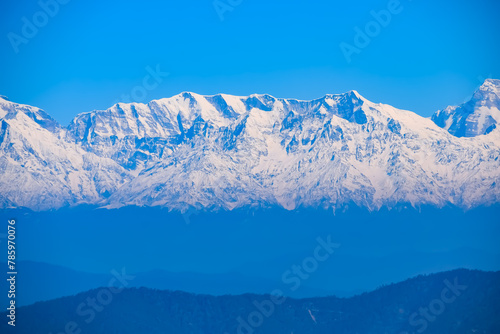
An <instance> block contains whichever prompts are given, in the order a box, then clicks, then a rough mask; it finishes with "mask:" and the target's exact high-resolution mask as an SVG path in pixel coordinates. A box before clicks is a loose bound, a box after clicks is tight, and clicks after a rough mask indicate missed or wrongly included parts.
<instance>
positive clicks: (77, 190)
mask: <svg viewBox="0 0 500 334" xmlns="http://www.w3.org/2000/svg"><path fill="white" fill-rule="evenodd" d="M499 83H500V81H498V80H489V81H487V82H485V84H484V85H483V88H481V89H480V91H479V92H478V93H476V94H475V95H474V98H473V100H471V101H474V102H471V106H472V105H473V106H482V107H481V108H483V107H484V108H489V109H487V110H489V111H488V112H490V113H491V114H492V115H493V113H494V111H495V110H497V111H498V109H495V108H496V106H497V104H496V103H497V102H496V101H497V100H495V98H494V96H496V95H495V93H492V92H495V91H497V90H500V88H499V87H500V84H499ZM1 101H2V103H1V104H0V108H1V109H2V114H1V117H0V120H1V122H2V127H1V129H2V130H1V131H2V132H1V136H0V139H1V140H0V149H2V151H3V156H2V157H1V159H2V160H1V161H2V163H1V165H0V167H1V168H2V171H3V173H2V175H1V176H0V185H1V187H2V203H1V205H2V206H3V207H7V206H28V207H30V208H33V209H38V210H40V209H48V208H57V207H61V206H63V205H75V204H81V203H90V204H97V205H100V206H108V207H120V206H124V205H139V206H164V207H167V208H170V209H176V210H187V209H188V208H190V207H195V208H198V209H233V208H237V207H244V206H275V205H277V206H281V207H284V208H286V209H294V208H297V207H300V206H304V207H323V208H339V207H342V206H344V205H346V204H348V203H355V204H356V205H359V206H364V207H368V208H369V209H378V208H380V207H382V206H388V207H394V206H396V205H401V204H408V203H409V204H411V205H414V206H418V205H424V204H431V205H436V206H444V205H450V204H451V205H456V206H459V207H463V208H471V207H475V206H478V205H489V204H492V203H497V202H499V199H500V191H499V189H498V186H497V183H498V181H500V180H499V179H500V173H499V170H500V168H499V167H500V160H499V156H500V130H499V129H496V128H491V125H490V126H488V128H487V129H488V131H487V132H488V135H486V136H476V137H474V138H461V137H460V136H459V133H458V132H453V131H451V130H450V129H452V127H451V126H450V127H447V128H445V129H443V128H440V127H439V126H437V125H436V124H435V123H434V122H433V121H431V120H429V119H426V118H423V117H420V116H418V115H416V114H414V113H412V112H409V111H404V110H399V109H396V108H393V107H391V106H388V105H384V104H377V103H372V102H370V101H368V100H366V99H365V98H363V97H362V96H361V95H359V94H358V93H357V92H355V91H351V92H348V93H345V94H339V95H327V96H325V97H323V98H321V99H317V100H312V101H299V100H293V99H277V98H274V97H272V96H269V95H251V96H249V97H235V96H229V95H223V94H221V95H215V96H201V95H197V94H194V93H182V94H179V95H177V96H174V97H172V98H168V99H160V100H155V101H151V102H150V103H148V104H139V103H131V104H123V103H119V104H116V105H114V106H113V107H111V108H109V109H107V110H96V111H92V112H89V113H84V114H80V115H78V116H77V117H76V118H75V119H74V120H73V121H72V122H71V123H70V125H69V126H68V127H67V128H62V127H60V126H58V125H57V124H56V123H55V122H54V121H52V120H50V118H48V116H47V115H46V114H45V113H43V112H42V111H40V110H39V109H37V108H33V107H27V106H23V105H17V104H13V103H11V102H8V101H5V100H1ZM481 108H479V109H478V110H480V111H481V112H482V111H483V109H484V108H483V109H481ZM19 109H22V110H25V111H20V110H19ZM476 109H477V108H476ZM476 109H474V110H476ZM12 110H14V112H13V111H12ZM26 110H27V111H26ZM461 110H462V109H459V108H455V109H449V110H448V111H447V112H446V115H448V117H451V118H450V119H458V118H460V115H461V114H462V113H463V112H462V111H461ZM30 115H38V116H36V117H35V116H30ZM439 115H441V116H439ZM443 115H445V114H438V116H436V117H434V118H433V119H434V121H435V122H436V123H437V124H438V125H441V124H440V122H441V123H442V122H445V123H446V122H449V121H445V120H444V116H443ZM472 115H475V114H474V113H473V114H472ZM474 117H476V116H474ZM485 117H486V116H485ZM485 117H483V116H481V117H476V118H477V119H481V122H479V121H478V122H479V123H478V122H476V123H474V124H476V125H477V126H479V125H478V124H480V125H481V126H480V127H479V128H481V129H483V128H484V127H485V126H486V125H487V124H486V123H487V122H489V121H484V120H485V119H487V117H486V118H485ZM485 122H486V123H485ZM488 124H489V123H488ZM477 126H476V127H477ZM479 128H478V129H479ZM447 130H448V131H450V132H452V133H451V134H450V133H448V131H447ZM457 131H458V130H457ZM460 131H462V130H460ZM471 131H472V130H471ZM485 131H486V130H485ZM452 134H455V135H456V136H455V135H452ZM22 166H33V167H30V168H25V167H22ZM42 170H43V171H44V172H43V173H42ZM13 177H16V178H19V179H20V180H23V181H22V182H21V186H20V185H19V184H12V182H11V180H12V179H13ZM32 184H35V186H31V185H32ZM4 189H5V190H4ZM40 196H45V197H47V198H49V200H47V199H44V198H42V199H39V198H40Z"/></svg>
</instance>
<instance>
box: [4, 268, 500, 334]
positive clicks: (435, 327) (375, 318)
mask: <svg viewBox="0 0 500 334" xmlns="http://www.w3.org/2000/svg"><path fill="white" fill-rule="evenodd" d="M92 305H93V306H92ZM499 315H500V272H482V271H471V270H465V269H460V270H453V271H448V272H443V273H438V274H432V275H428V276H418V277H415V278H412V279H409V280H406V281H404V282H401V283H397V284H391V285H388V286H384V287H381V288H379V289H377V290H375V291H373V292H370V293H364V294H362V295H358V296H355V297H351V298H337V297H321V298H308V299H290V298H287V299H286V300H285V301H283V300H281V299H279V298H278V297H271V296H269V295H254V294H245V295H238V296H229V295H227V296H210V295H195V294H190V293H185V292H178V291H177V292H172V291H161V290H153V289H147V288H130V289H124V290H121V291H116V290H113V291H110V289H109V288H100V289H94V290H90V291H87V292H84V293H80V294H78V295H76V296H71V297H64V298H60V299H56V300H52V301H48V302H39V303H36V304H34V305H30V306H25V307H20V308H18V309H17V323H16V328H15V330H12V328H11V327H10V326H8V325H7V322H6V321H2V322H0V332H1V333H8V332H9V330H12V332H15V333H80V330H81V333H94V334H96V333H106V334H108V333H133V334H140V333H148V334H151V333H175V334H184V333H186V334H187V333H189V334H191V333H199V334H202V333H203V334H209V333H210V334H211V333H220V334H224V333H245V334H249V333H255V334H257V333H262V334H267V333H269V334H280V333H287V334H290V333H295V334H297V333H301V334H302V333H328V334H332V333H340V334H342V333H345V334H354V333H360V334H362V333H363V334H364V333H366V334H368V333H380V334H386V333H387V334H392V333H395V334H400V333H406V332H407V333H411V334H413V333H428V334H431V333H436V334H438V333H439V334H445V333H450V334H451V333H454V334H456V333H482V334H485V333H491V334H498V333H500V317H499ZM1 318H2V319H6V314H5V312H4V313H3V314H2V315H1Z"/></svg>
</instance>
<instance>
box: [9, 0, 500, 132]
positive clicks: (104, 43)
mask: <svg viewBox="0 0 500 334" xmlns="http://www.w3.org/2000/svg"><path fill="white" fill-rule="evenodd" d="M43 1H48V0H42V2H43ZM61 1H62V0H61ZM65 1H67V0H65ZM49 2H50V1H49ZM231 2H232V3H233V4H235V5H234V6H232V7H233V8H232V10H231V11H226V12H224V13H223V14H222V17H223V18H224V19H223V20H221V19H220V16H219V15H218V13H217V11H216V9H215V8H214V2H213V0H202V1H200V0H194V1H168V0H167V1H165V0H162V1H153V0H152V1H126V2H124V1H95V0H86V1H81V0H70V1H69V2H68V3H67V4H64V5H60V6H59V9H58V11H57V13H56V14H55V15H54V16H53V17H50V16H48V15H47V16H46V17H44V15H43V14H40V13H39V12H40V11H41V10H42V7H41V5H40V4H39V3H38V2H37V1H33V0H22V1H18V0H3V1H2V2H1V5H0V6H1V8H0V35H1V36H0V51H1V53H0V94H2V95H6V96H8V97H9V98H10V99H11V100H12V101H15V102H20V103H27V104H31V105H35V106H38V107H41V108H43V109H45V110H46V111H47V112H49V113H50V114H51V115H52V116H53V117H54V118H56V119H57V120H58V121H60V122H61V123H62V124H64V125H65V124H67V123H68V122H69V121H70V120H71V119H72V118H73V117H74V116H75V115H76V114H77V113H80V112H84V111H89V110H92V109H101V108H107V107H109V106H110V105H112V104H113V103H114V102H116V101H117V100H119V99H120V97H121V96H122V95H123V94H130V93H131V92H132V91H133V89H134V87H137V86H141V85H142V82H143V79H144V78H145V77H146V76H147V75H148V71H147V70H146V67H148V66H149V67H150V68H155V67H156V66H157V65H159V67H160V69H161V71H163V72H169V73H170V74H169V76H168V77H166V78H164V80H163V81H162V82H161V83H160V84H159V85H158V86H157V87H155V88H154V89H153V88H151V87H150V89H149V90H147V91H146V92H147V96H145V97H144V98H143V99H142V100H141V102H147V101H149V100H152V99H156V98H161V97H169V96H172V95H175V94H177V93H179V92H182V91H194V92H196V93H200V94H215V93H221V92H223V93H228V94H236V95H249V94H252V93H269V94H272V95H274V96H276V97H294V98H301V99H312V98H317V97H321V96H323V95H324V94H326V93H342V92H345V91H348V90H351V89H356V90H358V91H359V92H360V93H361V94H362V95H364V96H365V97H366V98H368V99H370V100H372V101H375V102H384V103H389V104H392V105H394V106H396V107H399V108H404V109H409V110H413V111H415V112H417V113H419V114H421V115H424V116H429V115H430V114H431V113H432V112H434V111H435V110H437V109H440V108H443V107H445V106H447V105H449V104H458V103H461V102H463V101H464V100H465V99H467V98H468V97H469V96H470V95H471V93H472V92H473V90H474V89H475V88H477V87H478V86H479V85H480V83H481V82H480V81H481V80H482V79H483V78H486V77H495V78H500V43H499V42H500V40H499V39H500V38H499V36H500V35H499V32H500V20H499V19H498V14H499V13H500V2H498V1H494V0H476V1H457V0H453V1H451V0H449V1H448V0H446V1H445V0H437V1H425V0H412V1H410V0H401V1H400V7H399V8H398V9H399V11H398V13H397V14H392V17H391V21H390V23H389V24H388V25H386V26H385V27H382V28H381V29H380V32H379V33H378V34H377V35H376V36H374V37H373V38H372V39H371V41H370V43H369V44H368V45H367V46H366V47H363V48H360V52H359V54H358V53H356V54H353V55H352V57H351V58H352V59H351V62H350V63H348V62H347V61H346V59H345V57H344V55H343V53H342V51H341V49H340V47H339V45H340V43H342V42H345V43H349V44H351V45H354V37H355V30H354V28H355V27H359V28H360V29H365V27H366V25H367V24H368V23H369V22H370V21H373V20H374V18H373V17H372V16H371V14H370V11H372V10H375V11H376V12H378V11H380V10H382V9H387V8H388V5H389V3H390V1H388V0H376V1H326V0H325V1H322V0H317V1H305V0H303V1H293V0H288V1H269V0H267V1H264V0H242V1H239V0H221V1H220V2H219V4H220V3H226V4H229V3H231ZM238 2H241V3H240V4H238ZM221 6H222V5H221ZM228 6H231V5H228ZM221 8H222V7H221ZM34 16H35V17H34ZM23 17H25V18H26V19H27V21H29V22H31V23H33V21H34V20H35V21H36V22H38V24H39V25H40V28H38V32H37V33H36V35H34V36H31V35H30V34H29V33H30V31H28V33H27V34H26V31H25V34H24V35H23V32H22V30H23V25H25V22H24V21H23ZM45 18H48V19H47V20H45V21H47V22H44V19H45ZM25 30H26V28H25ZM9 33H14V34H16V35H17V36H18V37H21V38H25V39H24V40H23V42H22V43H21V42H19V39H16V42H15V43H14V44H16V43H17V44H16V45H17V48H18V51H19V52H17V53H16V52H15V50H14V49H15V48H14V47H13V43H12V42H11V40H12V38H13V37H12V36H13V35H12V34H10V35H9ZM31 33H32V35H33V32H31ZM9 36H10V37H9ZM23 36H24V37H23ZM26 36H27V37H28V38H26ZM19 43H20V44H19ZM148 83H149V84H150V86H152V84H153V83H154V82H152V81H148ZM136 92H138V90H137V89H136ZM136 96H137V94H136Z"/></svg>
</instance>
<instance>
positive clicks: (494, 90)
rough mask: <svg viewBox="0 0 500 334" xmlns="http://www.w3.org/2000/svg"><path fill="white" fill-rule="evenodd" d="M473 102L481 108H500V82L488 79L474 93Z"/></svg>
mask: <svg viewBox="0 0 500 334" xmlns="http://www.w3.org/2000/svg"><path fill="white" fill-rule="evenodd" d="M472 100H473V101H475V102H476V104H477V105H480V106H485V107H489V108H497V109H498V108H500V80H497V79H487V80H486V81H485V82H484V83H483V84H482V85H481V87H479V89H478V90H477V91H476V92H475V93H474V96H473V97H472Z"/></svg>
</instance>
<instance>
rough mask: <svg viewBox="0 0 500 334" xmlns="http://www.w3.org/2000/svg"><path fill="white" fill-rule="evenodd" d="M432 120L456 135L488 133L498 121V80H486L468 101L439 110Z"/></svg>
mask: <svg viewBox="0 0 500 334" xmlns="http://www.w3.org/2000/svg"><path fill="white" fill-rule="evenodd" d="M432 120H433V121H434V122H435V123H436V124H437V125H439V126H440V127H442V128H444V129H446V130H448V132H450V133H451V134H453V135H455V136H457V137H475V136H479V135H485V134H488V133H490V132H491V131H493V129H495V128H496V127H497V125H498V123H499V122H500V80H496V79H488V80H486V81H485V82H484V84H483V85H482V86H481V87H479V89H478V90H477V91H476V92H475V93H474V95H473V96H472V98H471V100H470V101H468V102H466V103H463V104H461V105H460V106H450V107H447V108H446V109H443V110H440V111H438V112H436V113H435V114H434V115H433V116H432Z"/></svg>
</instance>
